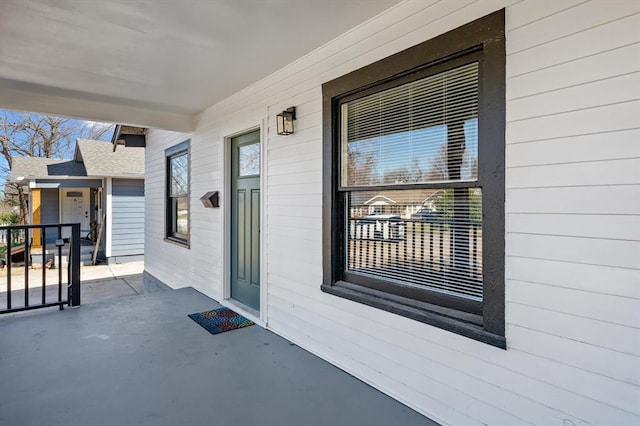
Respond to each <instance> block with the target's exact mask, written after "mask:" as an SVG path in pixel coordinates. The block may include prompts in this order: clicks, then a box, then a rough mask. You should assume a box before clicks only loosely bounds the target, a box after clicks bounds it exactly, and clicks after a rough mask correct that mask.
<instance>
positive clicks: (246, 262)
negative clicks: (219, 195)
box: [231, 130, 260, 311]
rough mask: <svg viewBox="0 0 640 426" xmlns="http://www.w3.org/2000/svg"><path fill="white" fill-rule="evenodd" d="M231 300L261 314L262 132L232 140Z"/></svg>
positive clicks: (257, 131)
mask: <svg viewBox="0 0 640 426" xmlns="http://www.w3.org/2000/svg"><path fill="white" fill-rule="evenodd" d="M231 194H232V199H231V297H232V298H233V299H235V300H237V301H239V302H241V303H243V304H245V305H247V306H249V307H251V308H253V309H255V310H257V311H259V310H260V131H259V130H256V131H255V132H251V133H247V134H245V135H242V136H237V137H235V138H232V139H231Z"/></svg>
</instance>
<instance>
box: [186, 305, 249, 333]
mask: <svg viewBox="0 0 640 426" xmlns="http://www.w3.org/2000/svg"><path fill="white" fill-rule="evenodd" d="M189 318H191V319H192V320H194V321H195V322H197V323H198V324H200V326H202V328H204V329H205V330H207V331H208V332H209V333H211V334H219V333H224V332H225V331H229V330H235V329H236V328H243V327H249V326H250V325H253V324H254V322H253V321H251V320H248V319H246V318H245V317H243V316H242V315H240V314H238V313H236V312H233V311H232V310H231V309H229V308H224V307H223V308H218V309H214V310H212V311H205V312H200V313H197V314H191V315H189Z"/></svg>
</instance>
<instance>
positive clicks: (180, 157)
mask: <svg viewBox="0 0 640 426" xmlns="http://www.w3.org/2000/svg"><path fill="white" fill-rule="evenodd" d="M165 157H166V162H167V163H166V164H167V169H166V170H167V189H166V194H167V199H166V209H167V211H166V238H167V239H168V240H171V241H174V242H177V243H181V244H184V245H187V244H188V243H189V141H188V140H187V141H185V142H182V143H181V144H178V145H176V146H173V147H171V148H168V149H166V150H165Z"/></svg>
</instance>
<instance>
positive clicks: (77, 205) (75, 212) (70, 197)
mask: <svg viewBox="0 0 640 426" xmlns="http://www.w3.org/2000/svg"><path fill="white" fill-rule="evenodd" d="M60 205H61V206H62V212H61V213H62V218H61V222H62V223H79V224H80V235H84V234H86V233H87V232H89V207H90V206H89V188H63V189H62V190H61V191H60ZM70 236H71V228H69V227H64V228H62V237H63V238H68V237H70Z"/></svg>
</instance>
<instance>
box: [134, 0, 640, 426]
mask: <svg viewBox="0 0 640 426" xmlns="http://www.w3.org/2000/svg"><path fill="white" fill-rule="evenodd" d="M502 7H506V30H507V35H506V41H507V64H506V67H507V69H506V71H507V104H506V106H507V117H508V119H507V129H506V130H507V134H506V180H507V183H506V235H505V239H506V242H507V246H506V254H505V264H506V303H507V305H506V323H507V324H506V326H507V345H508V348H507V350H506V351H504V350H501V349H498V348H495V347H491V346H488V345H485V344H482V343H479V342H476V341H474V340H470V339H467V338H464V337H461V336H458V335H455V334H452V333H449V332H446V331H444V330H441V329H438V328H434V327H431V326H428V325H426V324H423V323H419V322H416V321H412V320H410V319H407V318H404V317H401V316H398V315H394V314H391V313H388V312H384V311H381V310H377V309H374V308H371V307H368V306H365V305H361V304H358V303H354V302H351V301H348V300H344V299H340V298H338V297H335V296H331V295H328V294H324V293H322V292H321V291H320V284H321V281H322V130H321V124H322V115H321V110H322V91H321V84H322V83H324V82H326V81H329V80H332V79H334V78H336V77H339V76H341V75H344V74H345V73H348V72H351V71H354V70H356V69H358V68H360V67H363V66H365V65H368V64H370V63H371V62H374V61H377V60H379V59H382V58H384V57H387V56H389V55H391V54H394V53H397V52H398V51H400V50H403V49H405V48H408V47H410V46H412V45H415V44H417V43H420V42H422V41H425V40H428V39H430V38H433V37H435V36H437V35H439V34H441V33H443V32H446V31H448V30H451V29H454V28H456V27H458V26H460V25H462V24H464V23H467V22H470V21H472V20H474V19H477V18H479V17H481V16H484V15H486V14H488V13H491V12H493V11H495V10H498V9H500V8H502ZM639 11H640V9H638V3H637V2H634V1H624V0H622V1H611V2H603V1H587V2H582V1H550V0H543V1H531V0H525V1H522V2H515V1H506V0H496V1H484V0H482V1H478V2H472V1H459V2H458V1H457V2H448V1H441V2H435V1H433V2H431V1H424V2H417V1H407V2H402V3H400V4H399V5H397V6H395V7H393V8H391V9H389V10H388V11H386V12H385V13H383V14H381V15H379V16H377V17H375V18H373V19H372V20H370V21H368V22H367V23H365V24H363V25H361V26H359V27H356V28H354V29H352V30H351V31H349V32H348V33H346V34H344V35H343V36H341V37H339V38H337V39H335V40H334V41H332V42H330V43H328V44H326V45H324V46H322V47H320V48H318V49H317V50H316V51H314V52H312V53H310V54H309V55H307V56H305V57H303V58H301V59H299V60H298V61H296V62H294V63H292V64H290V65H288V66H287V67H285V68H283V69H282V70H280V71H278V72H276V73H274V74H272V75H271V76H269V77H267V78H266V79H264V80H262V81H260V82H258V83H256V84H254V85H252V86H250V87H248V88H247V89H245V90H243V91H241V92H239V93H237V94H235V95H233V96H232V97H230V98H228V99H227V100H225V101H223V102H221V103H220V104H217V105H215V106H213V107H211V108H209V109H208V110H206V111H205V112H203V113H202V114H201V116H200V117H199V118H198V124H197V130H196V132H195V133H193V134H180V133H174V132H165V131H160V130H150V131H149V133H148V135H147V141H148V144H147V156H146V170H147V188H146V196H147V200H146V211H147V220H146V223H145V226H146V240H145V242H146V247H147V254H148V255H147V257H146V259H147V260H146V264H145V267H146V269H147V271H148V272H149V273H151V274H152V275H154V276H155V277H156V278H158V279H160V280H162V281H163V282H165V283H167V284H169V285H171V286H173V287H183V286H193V287H195V288H197V289H198V290H200V291H202V292H204V293H205V294H207V295H209V296H211V297H213V298H216V299H220V298H222V297H223V296H224V294H225V290H224V289H225V282H224V274H223V271H224V259H225V243H224V241H225V227H226V226H228V225H227V223H226V221H225V217H224V208H221V209H205V208H203V207H202V205H201V204H200V202H199V201H198V198H199V197H200V196H201V195H202V194H204V193H205V192H207V191H212V190H219V191H221V206H224V205H225V203H226V202H228V199H227V198H226V197H227V194H226V191H225V175H224V173H225V137H228V136H230V135H233V134H237V133H238V132H241V131H243V130H247V129H250V128H253V127H255V126H258V125H260V124H261V123H265V125H266V128H265V129H264V132H263V138H264V145H263V155H264V156H265V159H264V163H263V164H264V165H265V167H264V169H263V171H262V179H263V180H264V181H265V190H264V192H263V197H264V198H263V201H264V203H265V223H264V224H263V227H262V237H263V239H264V240H265V245H266V252H267V257H266V275H265V276H264V279H263V283H264V285H267V291H268V296H267V300H266V307H265V309H264V310H263V319H264V320H265V321H266V323H267V326H268V327H269V328H270V329H271V330H273V331H274V332H276V333H278V334H280V335H283V336H284V337H286V338H288V339H290V340H292V341H293V342H295V343H296V344H298V345H300V346H301V347H304V348H306V349H308V350H310V351H312V352H314V353H316V354H318V355H319V356H321V357H323V358H324V359H326V360H328V361H330V362H332V363H333V364H335V365H337V366H338V367H340V368H343V369H345V370H346V371H348V372H349V373H351V374H353V375H355V376H356V377H359V378H361V379H362V380H364V381H366V382H367V383H370V384H372V385H373V386H375V387H377V388H378V389H380V390H382V391H383V392H385V393H388V394H389V395H391V396H393V397H395V398H397V399H398V400H400V401H402V402H403V403H405V404H407V405H409V406H411V407H413V408H415V409H416V410H418V411H420V412H421V413H424V414H425V415H427V416H429V417H432V418H433V419H435V420H437V421H439V422H441V423H443V424H482V423H485V424H527V423H533V424H549V425H553V424H555V425H566V424H574V425H580V424H582V425H584V424H637V423H638V422H640V403H639V402H640V387H639V386H638V385H639V384H640V373H639V371H640V365H639V364H638V354H639V352H638V343H637V342H638V341H640V320H639V317H638V314H637V312H640V305H639V301H640V293H639V291H640V235H638V233H637V232H636V231H635V228H637V225H638V223H639V220H640V172H638V170H639V169H638V167H639V162H640V150H639V149H640V148H639V147H640V145H639V144H638V143H637V140H638V138H637V136H638V117H639V116H640V99H639V98H640V94H639V93H638V91H637V87H640V80H639V79H638V76H639V75H640V61H639V60H638V52H639V51H638V46H640V34H639V33H638V31H637V28H638V26H639V25H640V15H638V12H639ZM291 105H295V106H296V107H297V120H296V122H295V126H296V131H295V133H294V134H293V135H290V136H286V137H284V136H278V135H277V134H276V132H275V115H276V114H277V113H278V112H280V111H282V110H283V109H285V108H287V107H289V106H291ZM189 138H190V139H191V152H192V156H191V193H192V197H191V205H190V209H191V210H190V211H191V231H190V233H191V238H190V248H188V249H187V248H184V247H179V246H176V245H173V244H170V243H166V242H163V238H164V235H163V233H164V220H165V219H164V213H163V212H164V209H163V206H164V197H165V194H164V191H165V186H164V185H165V170H164V167H165V159H164V154H163V153H164V149H166V148H168V147H170V146H172V145H175V144H177V143H180V142H182V141H184V140H186V139H189Z"/></svg>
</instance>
